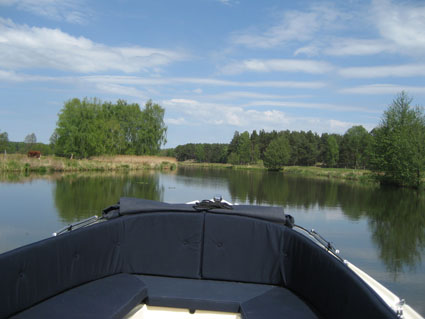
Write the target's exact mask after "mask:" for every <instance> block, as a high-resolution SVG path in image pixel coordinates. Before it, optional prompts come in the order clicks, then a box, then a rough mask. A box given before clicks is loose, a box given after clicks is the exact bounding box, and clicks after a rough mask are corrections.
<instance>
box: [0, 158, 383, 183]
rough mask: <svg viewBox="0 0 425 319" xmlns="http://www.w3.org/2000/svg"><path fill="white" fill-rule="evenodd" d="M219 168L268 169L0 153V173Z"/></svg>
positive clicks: (297, 169)
mask: <svg viewBox="0 0 425 319" xmlns="http://www.w3.org/2000/svg"><path fill="white" fill-rule="evenodd" d="M178 166H179V167H197V168H217V169H235V170H266V168H265V167H264V166H263V165H261V164H250V165H232V164H220V163H195V162H193V161H187V162H177V160H176V159H175V158H173V157H164V156H132V155H116V156H98V157H93V158H90V159H81V160H80V159H68V158H64V157H56V156H42V157H41V158H40V159H37V158H28V157H27V156H26V155H22V154H9V155H6V156H4V155H2V156H0V172H14V173H21V174H25V173H33V172H35V173H54V172H85V171H122V170H130V171H134V170H146V169H169V170H174V169H176V168H177V167H178ZM282 173H283V174H290V175H299V176H305V177H318V178H328V179H340V180H350V181H360V182H365V183H376V182H375V180H374V178H373V173H372V172H371V171H369V170H363V169H346V168H324V167H316V166H285V167H284V168H283V171H282Z"/></svg>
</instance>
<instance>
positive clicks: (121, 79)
mask: <svg viewBox="0 0 425 319" xmlns="http://www.w3.org/2000/svg"><path fill="white" fill-rule="evenodd" d="M82 79H84V80H85V81H87V82H106V83H118V84H133V85H147V86H149V85H180V84H194V85H196V86H200V85H204V86H223V87H249V88H266V87H269V88H292V89H320V88H323V87H325V86H326V85H327V84H326V83H325V82H320V81H228V80H220V79H214V78H190V77H189V78H188V77H181V78H173V77H170V78H145V77H137V76H109V75H105V76H103V75H100V76H96V75H93V76H85V77H83V78H82Z"/></svg>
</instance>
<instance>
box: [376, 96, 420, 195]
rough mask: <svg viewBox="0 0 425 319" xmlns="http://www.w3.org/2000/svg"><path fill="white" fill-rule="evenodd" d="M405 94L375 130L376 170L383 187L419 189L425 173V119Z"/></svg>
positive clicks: (389, 108) (393, 105)
mask: <svg viewBox="0 0 425 319" xmlns="http://www.w3.org/2000/svg"><path fill="white" fill-rule="evenodd" d="M411 102H412V98H410V97H409V96H408V95H407V94H406V93H405V92H401V93H400V94H399V95H398V96H397V97H396V98H395V99H394V100H393V103H392V104H391V105H390V106H389V107H388V109H387V110H386V111H385V112H384V115H383V118H382V120H381V123H380V125H379V126H378V127H377V128H376V129H375V130H374V137H375V138H374V144H373V150H374V154H373V155H374V157H373V164H374V166H373V169H374V170H375V171H376V172H377V173H378V174H377V175H376V176H377V178H378V179H379V180H380V182H381V183H388V184H395V185H401V186H411V187H419V186H420V185H421V175H422V173H423V171H424V169H425V116H424V113H423V109H422V108H419V107H416V108H412V107H411V105H410V104H411Z"/></svg>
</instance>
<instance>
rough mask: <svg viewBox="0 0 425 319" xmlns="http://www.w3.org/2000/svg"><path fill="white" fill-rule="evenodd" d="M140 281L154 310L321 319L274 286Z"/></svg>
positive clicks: (247, 318)
mask: <svg viewBox="0 0 425 319" xmlns="http://www.w3.org/2000/svg"><path fill="white" fill-rule="evenodd" d="M140 278H141V279H142V280H143V282H145V283H146V285H147V287H148V298H147V300H146V303H147V304H148V305H151V306H162V307H174V308H185V309H191V310H212V311H225V312H234V313H237V312H241V313H242V318H244V319H257V318H270V319H274V318H276V319H277V318H306V319H307V318H308V319H311V318H317V316H315V314H314V312H313V311H312V310H311V309H310V307H309V306H308V305H307V304H305V303H304V302H303V301H302V300H301V299H300V298H298V297H297V296H296V295H295V294H293V293H292V292H291V291H289V290H288V289H286V288H281V287H276V286H273V285H262V284H252V283H241V282H231V281H215V280H197V279H183V278H171V277H159V276H144V275H142V276H140ZM251 301H253V302H251ZM295 315H299V316H295Z"/></svg>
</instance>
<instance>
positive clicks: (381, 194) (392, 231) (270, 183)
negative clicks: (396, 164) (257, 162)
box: [227, 170, 425, 273]
mask: <svg viewBox="0 0 425 319" xmlns="http://www.w3.org/2000/svg"><path fill="white" fill-rule="evenodd" d="M227 179H228V183H229V191H230V194H231V196H232V198H234V199H238V200H240V201H241V202H249V203H258V204H272V205H284V206H289V207H297V208H302V209H309V208H312V207H314V206H316V205H317V206H318V207H321V208H326V207H341V209H342V211H343V213H344V214H345V215H346V216H347V217H348V218H350V219H353V220H358V219H360V218H362V217H366V218H368V221H369V227H370V230H371V233H372V240H373V241H374V242H375V244H376V245H377V247H378V249H379V255H380V258H381V260H382V261H383V262H384V263H385V265H386V266H387V268H388V270H389V271H392V272H395V273H397V272H399V271H402V270H403V267H406V266H407V267H414V266H415V265H416V264H417V263H420V262H421V253H422V249H424V248H425V213H424V212H425V194H423V193H422V194H421V193H419V192H416V191H414V190H412V189H400V188H393V189H389V188H382V187H381V188H379V187H369V186H364V185H359V184H356V183H344V182H333V181H328V180H322V179H310V178H300V177H294V176H287V175H283V174H281V173H276V172H261V171H260V172H255V171H233V170H229V174H228V176H227Z"/></svg>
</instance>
